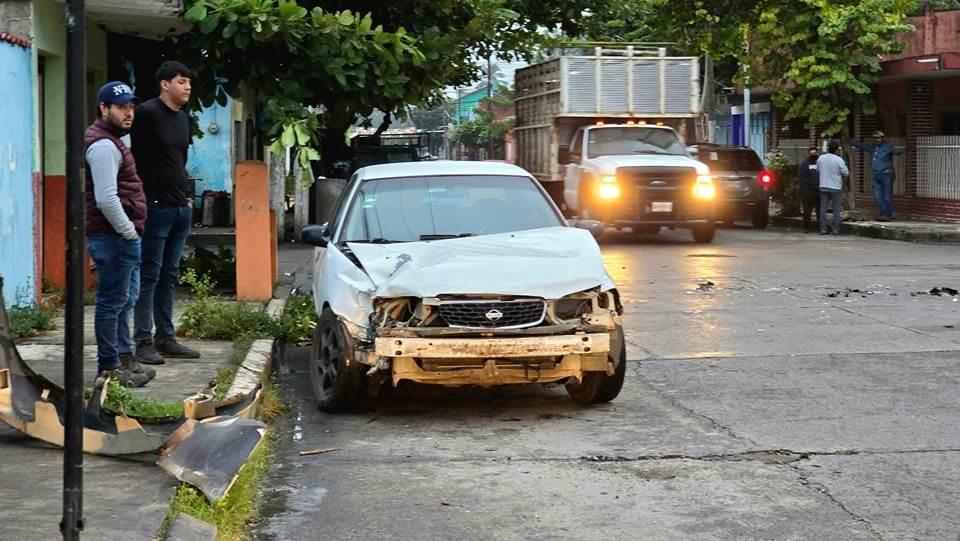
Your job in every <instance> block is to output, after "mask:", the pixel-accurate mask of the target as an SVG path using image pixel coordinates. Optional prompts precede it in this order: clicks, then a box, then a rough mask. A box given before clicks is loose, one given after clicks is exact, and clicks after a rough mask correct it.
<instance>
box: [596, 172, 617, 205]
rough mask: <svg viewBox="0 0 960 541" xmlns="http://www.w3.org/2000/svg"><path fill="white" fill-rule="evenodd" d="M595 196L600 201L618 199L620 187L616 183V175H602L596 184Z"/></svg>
mask: <svg viewBox="0 0 960 541" xmlns="http://www.w3.org/2000/svg"><path fill="white" fill-rule="evenodd" d="M597 195H599V196H600V199H618V198H619V197H620V185H619V184H618V183H617V177H616V175H603V176H602V177H600V182H599V183H598V184H597Z"/></svg>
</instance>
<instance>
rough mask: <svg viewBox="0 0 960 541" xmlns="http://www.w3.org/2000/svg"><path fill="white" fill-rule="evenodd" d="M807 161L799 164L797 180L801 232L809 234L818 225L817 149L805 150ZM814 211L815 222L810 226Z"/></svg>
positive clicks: (818, 179) (818, 183) (818, 176)
mask: <svg viewBox="0 0 960 541" xmlns="http://www.w3.org/2000/svg"><path fill="white" fill-rule="evenodd" d="M807 152H808V154H807V159H805V160H803V161H802V162H800V165H799V166H798V169H797V180H798V181H799V183H800V208H801V211H800V212H801V214H802V216H803V231H804V232H806V233H810V232H811V231H814V230H815V229H816V224H818V223H820V175H819V173H818V172H817V158H819V156H817V147H810V148H809V149H808V150H807ZM811 210H816V212H817V221H816V222H814V225H813V226H811V225H810V211H811Z"/></svg>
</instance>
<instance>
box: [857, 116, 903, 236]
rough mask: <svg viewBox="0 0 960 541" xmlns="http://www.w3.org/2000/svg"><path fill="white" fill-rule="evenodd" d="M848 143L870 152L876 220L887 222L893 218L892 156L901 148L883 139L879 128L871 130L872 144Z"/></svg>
mask: <svg viewBox="0 0 960 541" xmlns="http://www.w3.org/2000/svg"><path fill="white" fill-rule="evenodd" d="M850 144H851V145H852V146H854V147H856V148H859V149H860V150H862V151H864V152H866V153H867V154H870V156H871V158H872V159H871V161H870V165H871V167H872V169H873V198H874V199H876V201H877V207H879V208H880V216H878V217H877V221H880V222H889V221H890V220H892V219H893V177H894V170H893V156H894V155H895V154H903V151H902V150H897V149H896V147H894V146H893V145H891V144H890V143H888V142H886V140H884V133H883V132H882V131H880V130H877V131H875V132H873V144H872V145H869V144H867V143H862V142H857V141H851V142H850Z"/></svg>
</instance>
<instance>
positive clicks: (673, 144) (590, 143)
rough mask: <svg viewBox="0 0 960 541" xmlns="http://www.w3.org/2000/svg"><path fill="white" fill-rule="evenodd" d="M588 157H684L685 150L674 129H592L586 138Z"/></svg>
mask: <svg viewBox="0 0 960 541" xmlns="http://www.w3.org/2000/svg"><path fill="white" fill-rule="evenodd" d="M587 152H588V153H589V155H590V157H591V158H596V157H599V156H622V155H625V154H671V155H674V156H686V155H687V150H686V147H684V146H683V143H682V142H681V141H680V137H678V136H677V134H676V132H674V131H673V130H669V129H664V128H642V127H636V126H635V127H619V128H615V127H610V128H592V129H591V130H590V135H589V138H588V139H587Z"/></svg>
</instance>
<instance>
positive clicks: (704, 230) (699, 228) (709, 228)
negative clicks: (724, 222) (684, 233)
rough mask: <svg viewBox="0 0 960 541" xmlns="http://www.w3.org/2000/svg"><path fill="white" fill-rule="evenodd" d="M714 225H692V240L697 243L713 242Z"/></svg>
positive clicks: (715, 229) (715, 228)
mask: <svg viewBox="0 0 960 541" xmlns="http://www.w3.org/2000/svg"><path fill="white" fill-rule="evenodd" d="M716 231H717V227H716V225H714V224H712V223H710V224H697V225H695V226H693V241H694V242H696V243H697V244H709V243H711V242H713V235H714V233H716Z"/></svg>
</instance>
